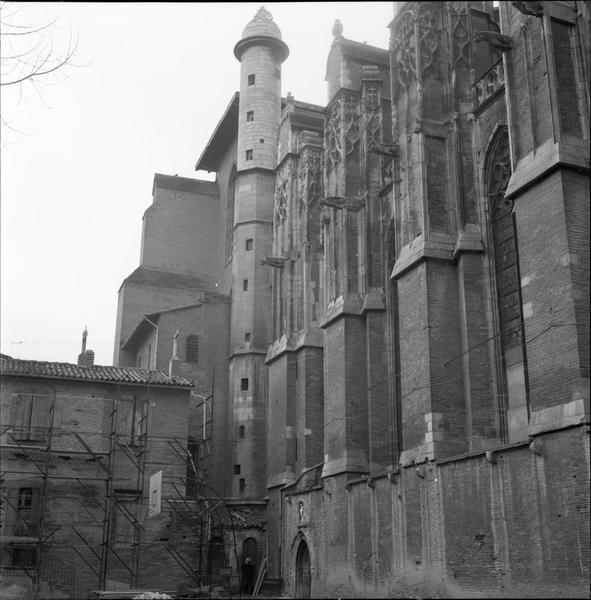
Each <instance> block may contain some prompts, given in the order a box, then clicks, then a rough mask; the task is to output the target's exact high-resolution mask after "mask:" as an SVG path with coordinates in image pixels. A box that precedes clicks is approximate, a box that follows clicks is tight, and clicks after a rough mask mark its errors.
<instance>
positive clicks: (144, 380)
mask: <svg viewBox="0 0 591 600" xmlns="http://www.w3.org/2000/svg"><path fill="white" fill-rule="evenodd" d="M0 373H1V374H2V375H18V376H21V377H42V378H50V379H80V380H84V381H104V382H112V383H131V384H137V385H147V384H150V385H166V386H173V387H186V388H189V387H193V384H192V383H191V382H190V381H189V380H188V379H185V378H184V377H169V376H168V375H167V374H166V373H164V372H162V371H146V370H145V369H132V368H123V367H104V366H101V365H93V366H90V367H82V366H78V365H74V364H70V363H60V362H45V361H38V360H20V359H15V358H2V359H0Z"/></svg>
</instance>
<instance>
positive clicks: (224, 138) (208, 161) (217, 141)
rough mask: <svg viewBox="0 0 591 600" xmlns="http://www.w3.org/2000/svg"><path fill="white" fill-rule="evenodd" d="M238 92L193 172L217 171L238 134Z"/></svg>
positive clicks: (235, 93)
mask: <svg viewBox="0 0 591 600" xmlns="http://www.w3.org/2000/svg"><path fill="white" fill-rule="evenodd" d="M239 97H240V94H239V92H234V95H233V96H232V99H231V100H230V104H228V106H227V108H226V110H225V112H224V114H223V115H222V118H221V119H220V121H219V123H218V124H217V126H216V128H215V130H214V132H213V133H212V134H211V137H210V138H209V141H208V142H207V144H205V149H204V150H203V152H202V153H201V156H200V157H199V159H198V160H197V163H196V164H195V171H217V170H218V167H219V164H220V160H221V158H222V156H223V155H224V153H225V151H226V149H227V148H228V146H229V145H230V144H231V143H232V140H233V139H234V137H235V136H236V134H237V133H238V99H239Z"/></svg>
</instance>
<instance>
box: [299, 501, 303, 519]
mask: <svg viewBox="0 0 591 600" xmlns="http://www.w3.org/2000/svg"><path fill="white" fill-rule="evenodd" d="M298 520H299V522H300V523H303V522H304V503H303V502H302V501H301V500H300V501H299V502H298Z"/></svg>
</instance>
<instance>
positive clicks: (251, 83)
mask: <svg viewBox="0 0 591 600" xmlns="http://www.w3.org/2000/svg"><path fill="white" fill-rule="evenodd" d="M254 82H255V76H254V73H251V74H250V75H249V76H248V85H254Z"/></svg>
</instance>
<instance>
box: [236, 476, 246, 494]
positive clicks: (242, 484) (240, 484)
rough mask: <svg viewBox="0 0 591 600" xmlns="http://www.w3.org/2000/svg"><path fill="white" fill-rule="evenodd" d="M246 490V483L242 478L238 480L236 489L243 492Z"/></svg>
mask: <svg viewBox="0 0 591 600" xmlns="http://www.w3.org/2000/svg"><path fill="white" fill-rule="evenodd" d="M245 488H246V481H245V480H244V479H242V478H240V480H239V482H238V489H239V490H240V491H241V492H243V491H244V490H245Z"/></svg>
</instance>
